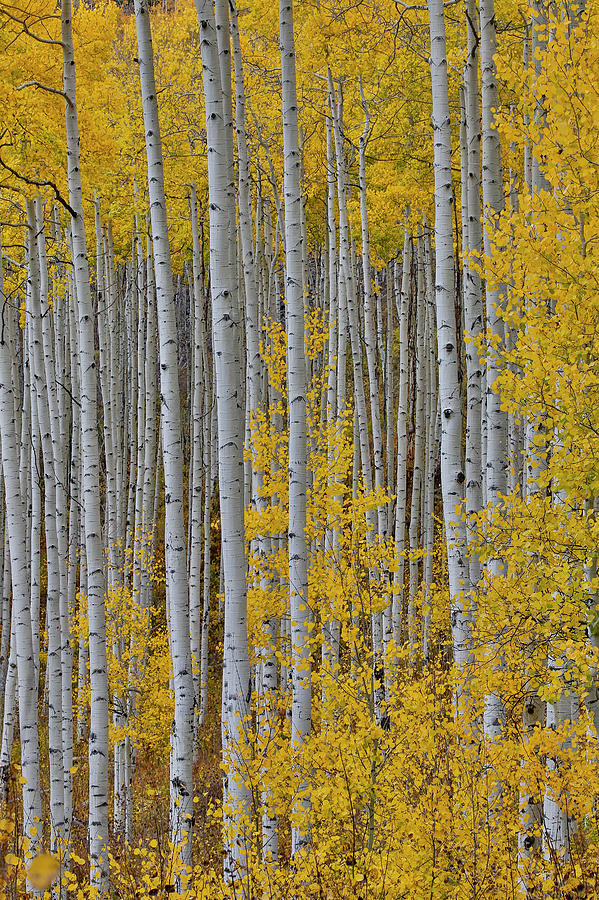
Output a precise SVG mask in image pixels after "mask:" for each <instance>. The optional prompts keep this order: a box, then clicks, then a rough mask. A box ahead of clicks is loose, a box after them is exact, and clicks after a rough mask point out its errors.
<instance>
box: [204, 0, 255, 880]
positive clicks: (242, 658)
mask: <svg viewBox="0 0 599 900" xmlns="http://www.w3.org/2000/svg"><path fill="white" fill-rule="evenodd" d="M196 11H197V15H198V20H199V24H200V42H201V53H202V71H203V80H204V96H205V104H206V133H207V141H208V201H209V208H210V216H209V218H210V287H211V295H212V336H213V351H214V371H215V381H216V409H217V418H218V476H219V497H220V513H221V540H222V554H221V559H222V565H223V575H224V591H225V634H224V649H223V665H224V668H223V722H222V732H223V757H224V762H225V773H224V796H225V810H226V812H225V815H226V817H230V821H231V822H232V826H233V827H232V831H233V832H234V834H230V833H229V829H226V832H227V833H226V835H225V851H226V852H225V860H224V866H225V875H226V877H227V878H229V879H233V878H237V877H240V876H242V875H243V872H244V870H245V860H246V847H245V840H246V837H245V835H246V824H247V822H248V821H249V818H250V807H249V803H250V795H249V791H248V788H247V786H246V785H245V783H244V781H243V777H244V771H243V760H244V758H245V753H246V738H245V728H246V722H247V716H248V714H249V701H250V697H251V682H250V667H249V654H248V639H247V588H246V558H245V537H244V520H243V499H244V497H243V493H244V470H243V441H244V431H245V429H244V424H245V423H244V397H243V392H242V385H241V349H240V331H241V321H240V312H239V306H238V297H237V271H236V269H237V266H236V259H235V255H234V253H233V251H234V247H233V246H232V243H231V236H232V235H235V233H236V228H235V197H234V172H233V170H232V169H229V167H228V166H227V159H229V158H232V156H231V157H229V155H228V154H227V153H226V151H225V143H226V141H227V134H226V129H225V122H224V117H225V111H224V109H223V103H222V86H221V69H220V64H219V61H218V53H217V41H216V30H215V19H214V10H213V6H212V2H211V0H196ZM227 40H228V38H227ZM214 443H215V442H213V444H214ZM215 471H216V467H215ZM235 767H236V768H238V769H240V771H239V772H237V773H236V772H234V771H233V769H234V768H235Z"/></svg>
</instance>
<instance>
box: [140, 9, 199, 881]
mask: <svg viewBox="0 0 599 900" xmlns="http://www.w3.org/2000/svg"><path fill="white" fill-rule="evenodd" d="M135 20H136V26H137V46H138V54H139V75H140V82H141V93H142V105H143V116H144V128H145V137H146V154H147V164H148V192H149V199H150V215H151V221H152V243H153V250H154V272H155V278H156V305H157V318H158V339H159V354H160V397H161V403H160V422H161V436H162V460H163V467H164V496H165V537H164V545H165V567H166V583H167V595H168V604H169V613H170V614H169V630H170V645H171V654H172V662H173V685H174V694H175V717H174V723H173V742H172V750H173V758H172V760H171V788H170V793H171V801H172V802H171V810H172V821H171V834H172V840H173V843H174V845H175V847H177V848H178V849H179V852H180V858H181V861H182V863H183V864H184V865H185V866H187V865H190V864H191V832H192V818H193V765H192V763H193V749H192V748H193V708H194V692H193V677H192V665H191V648H190V635H189V598H188V589H187V554H186V546H185V544H186V534H185V521H184V511H183V448H182V443H181V408H180V397H179V370H178V354H177V327H176V320H175V306H174V298H173V272H172V265H171V254H170V247H169V236H168V225H167V216H166V201H165V194H164V173H163V165H162V143H161V137H160V124H159V121H158V101H157V97H156V83H155V78H154V55H153V50H152V35H151V30H150V16H149V8H148V5H147V2H146V0H136V3H135ZM185 881H186V878H185V877H183V878H182V879H181V887H184V884H185Z"/></svg>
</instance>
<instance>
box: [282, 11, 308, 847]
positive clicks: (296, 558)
mask: <svg viewBox="0 0 599 900" xmlns="http://www.w3.org/2000/svg"><path fill="white" fill-rule="evenodd" d="M279 35H280V46H281V78H282V85H283V154H284V193H285V300H286V303H287V406H288V412H289V533H288V549H289V600H290V609H291V658H292V669H293V671H292V711H291V742H292V749H293V750H299V749H301V747H302V745H303V744H304V742H305V740H306V738H307V737H308V735H309V733H310V728H311V724H312V683H311V657H310V640H309V639H310V630H309V623H310V610H309V607H308V548H307V544H306V478H307V438H306V359H305V349H304V333H305V326H304V283H303V270H302V247H303V241H302V228H301V203H302V196H301V185H300V170H301V162H300V150H299V131H298V118H297V90H296V71H295V43H294V36H293V3H292V0H279ZM299 805H300V806H301V808H302V810H303V812H304V814H305V816H306V820H305V821H301V822H299V823H298V824H297V825H295V827H294V828H293V829H292V836H291V853H292V856H293V855H295V854H297V853H298V852H300V851H301V850H302V849H303V848H305V847H307V846H308V845H309V843H310V829H309V824H308V821H307V816H308V814H309V810H310V798H309V795H308V793H307V787H306V785H305V784H304V785H302V786H301V787H300V791H299Z"/></svg>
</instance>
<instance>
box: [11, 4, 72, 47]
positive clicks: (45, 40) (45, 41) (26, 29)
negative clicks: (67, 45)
mask: <svg viewBox="0 0 599 900" xmlns="http://www.w3.org/2000/svg"><path fill="white" fill-rule="evenodd" d="M0 12H3V13H4V15H5V16H6V17H7V18H9V19H11V20H12V21H13V22H16V23H17V24H18V25H20V26H21V28H22V29H23V31H24V32H25V34H26V35H27V36H28V37H31V38H33V40H34V41H39V42H40V44H52V46H54V47H62V46H63V43H62V41H55V40H53V39H52V38H43V37H40V36H39V34H34V33H33V31H30V30H29V26H28V25H27V23H26V22H24V21H23V20H22V19H19V17H18V16H13V15H12V14H11V13H9V12H8V10H7V9H6V7H5V6H4V7H2V8H1V9H0ZM45 18H54V16H47V17H45ZM56 18H58V16H57V17H56ZM38 21H41V20H40V19H38Z"/></svg>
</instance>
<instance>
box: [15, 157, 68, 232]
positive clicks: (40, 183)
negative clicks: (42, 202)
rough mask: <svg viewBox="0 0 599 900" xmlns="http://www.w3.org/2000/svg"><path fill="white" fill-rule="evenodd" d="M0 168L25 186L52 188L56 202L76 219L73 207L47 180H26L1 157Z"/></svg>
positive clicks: (52, 183)
mask: <svg viewBox="0 0 599 900" xmlns="http://www.w3.org/2000/svg"><path fill="white" fill-rule="evenodd" d="M0 166H2V168H3V169H6V171H7V172H10V174H11V175H14V176H15V178H18V179H19V180H20V181H24V182H25V184H30V185H32V186H33V187H50V188H52V190H53V191H54V194H55V195H56V199H57V200H58V202H59V203H61V204H62V205H63V206H64V208H65V209H66V210H68V211H69V212H70V214H71V215H72V217H73V218H74V219H76V218H77V213H76V212H75V210H74V209H73V207H72V206H71V205H70V204H69V203H68V201H67V200H65V199H64V197H63V196H62V194H61V193H60V191H59V190H58V188H57V187H56V185H55V184H54V182H53V181H50V180H49V179H48V180H47V181H38V180H37V179H35V178H27V176H26V175H21V174H20V173H19V172H16V171H15V169H13V168H12V166H9V165H8V163H5V162H4V160H3V159H2V157H1V156H0Z"/></svg>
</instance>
